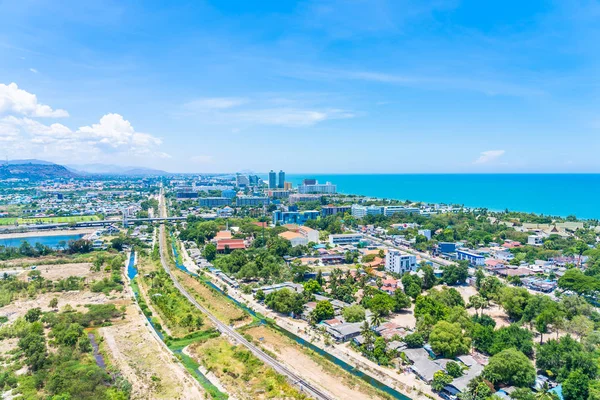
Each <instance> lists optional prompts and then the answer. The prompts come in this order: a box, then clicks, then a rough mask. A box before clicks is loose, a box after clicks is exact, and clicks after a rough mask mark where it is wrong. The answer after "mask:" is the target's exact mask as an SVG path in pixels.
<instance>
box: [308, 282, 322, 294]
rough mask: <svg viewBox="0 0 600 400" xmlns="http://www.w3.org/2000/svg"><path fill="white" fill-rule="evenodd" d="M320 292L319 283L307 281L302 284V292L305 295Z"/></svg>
mask: <svg viewBox="0 0 600 400" xmlns="http://www.w3.org/2000/svg"><path fill="white" fill-rule="evenodd" d="M322 290H323V289H322V288H321V285H319V282H317V281H316V280H314V279H309V280H308V281H306V282H304V291H305V292H307V293H311V294H313V293H319V292H321V291H322Z"/></svg>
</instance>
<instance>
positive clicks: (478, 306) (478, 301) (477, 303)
mask: <svg viewBox="0 0 600 400" xmlns="http://www.w3.org/2000/svg"><path fill="white" fill-rule="evenodd" d="M469 304H470V305H471V307H473V308H474V309H475V312H476V313H477V310H481V314H483V309H484V308H486V307H487V305H488V302H487V301H486V300H485V299H484V298H483V297H482V296H480V295H478V294H476V295H473V296H471V297H469Z"/></svg>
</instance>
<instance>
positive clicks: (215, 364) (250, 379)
mask: <svg viewBox="0 0 600 400" xmlns="http://www.w3.org/2000/svg"><path fill="white" fill-rule="evenodd" d="M188 352H189V354H191V355H192V356H193V358H195V359H197V360H198V361H199V362H200V364H202V365H204V367H205V368H206V369H207V370H208V371H210V372H211V373H213V374H214V375H215V376H216V377H217V378H218V379H219V381H220V384H221V385H222V386H223V387H224V388H225V389H226V390H227V392H228V393H229V394H230V395H231V396H235V398H237V399H248V400H254V399H273V398H276V399H290V400H291V399H307V398H308V397H307V396H306V395H305V394H303V393H301V392H299V391H298V390H297V389H296V388H295V387H292V386H291V385H290V383H288V381H287V380H286V379H285V378H284V377H283V375H279V374H277V373H275V371H274V370H273V369H271V368H270V367H268V366H266V365H265V364H263V363H262V362H261V361H260V360H258V359H257V358H256V357H254V356H253V355H252V354H251V353H250V352H249V351H248V350H246V349H245V348H244V347H242V346H235V345H232V344H231V343H230V342H229V341H228V340H227V339H225V338H223V337H218V338H214V339H209V340H207V341H205V342H202V343H198V342H197V343H194V344H192V345H190V346H189V347H188Z"/></svg>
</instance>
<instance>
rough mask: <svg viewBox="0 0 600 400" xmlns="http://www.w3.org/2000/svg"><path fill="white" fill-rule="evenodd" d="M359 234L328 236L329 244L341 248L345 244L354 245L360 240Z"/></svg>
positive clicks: (360, 235) (361, 236)
mask: <svg viewBox="0 0 600 400" xmlns="http://www.w3.org/2000/svg"><path fill="white" fill-rule="evenodd" d="M362 238H363V235H362V234H360V233H342V234H338V235H329V243H330V244H331V245H332V246H341V245H346V244H355V243H358V242H360V241H361V240H362Z"/></svg>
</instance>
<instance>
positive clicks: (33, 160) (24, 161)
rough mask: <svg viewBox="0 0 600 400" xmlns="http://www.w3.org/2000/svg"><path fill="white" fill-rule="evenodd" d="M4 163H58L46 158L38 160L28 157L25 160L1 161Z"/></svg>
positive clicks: (0, 162)
mask: <svg viewBox="0 0 600 400" xmlns="http://www.w3.org/2000/svg"><path fill="white" fill-rule="evenodd" d="M0 164H2V165H6V164H8V165H23V164H34V165H58V164H56V163H53V162H50V161H44V160H36V159H35V158H28V159H25V160H8V161H0Z"/></svg>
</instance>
